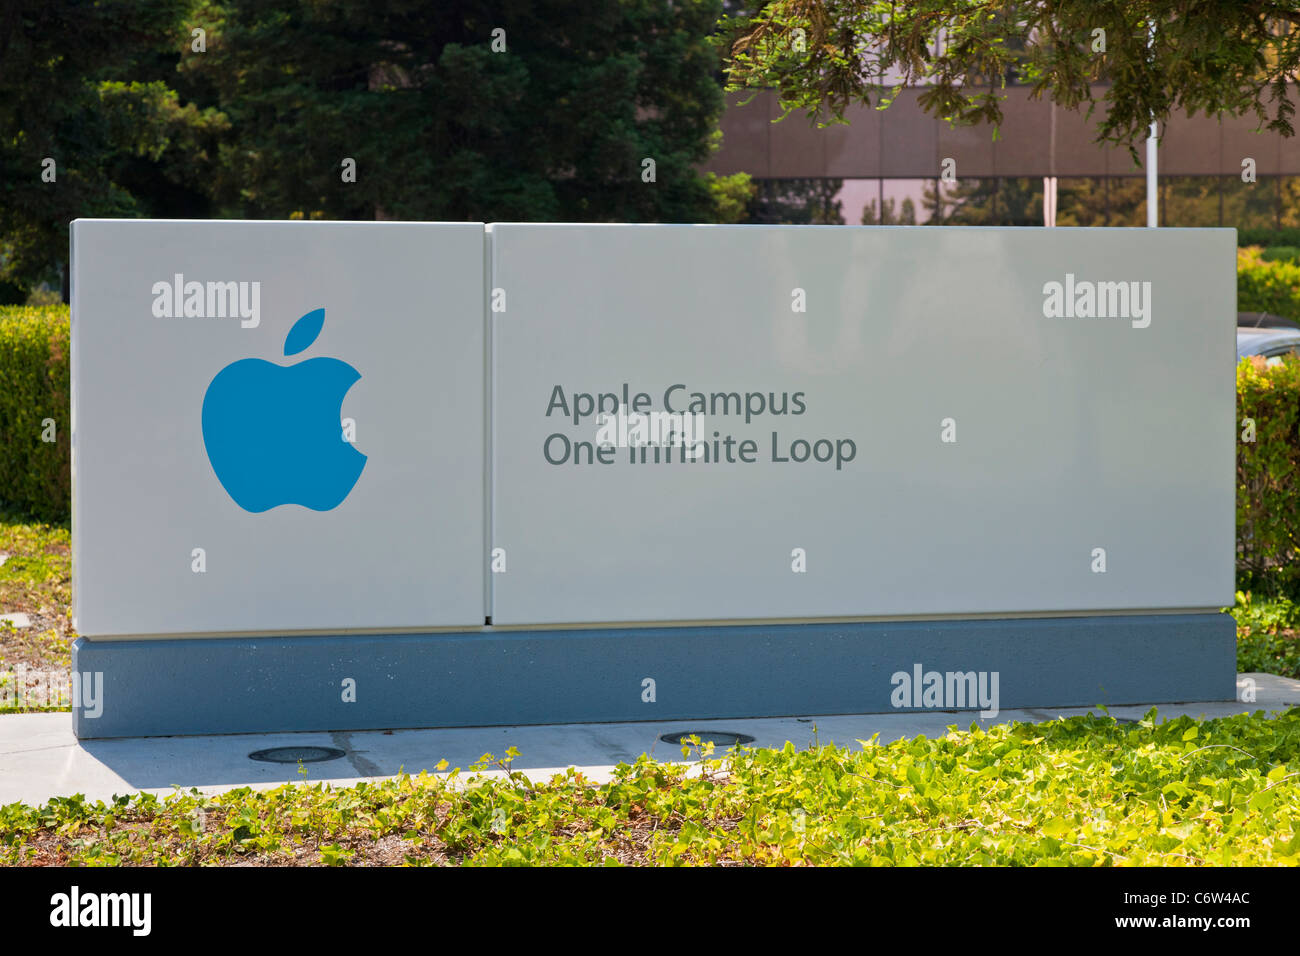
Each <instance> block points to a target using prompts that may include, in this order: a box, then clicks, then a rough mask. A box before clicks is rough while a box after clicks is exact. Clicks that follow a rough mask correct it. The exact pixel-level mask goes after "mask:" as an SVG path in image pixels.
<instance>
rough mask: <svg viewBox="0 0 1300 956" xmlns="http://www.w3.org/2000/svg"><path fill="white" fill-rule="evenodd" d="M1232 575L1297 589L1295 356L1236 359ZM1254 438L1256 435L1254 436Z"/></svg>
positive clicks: (1299, 482)
mask: <svg viewBox="0 0 1300 956" xmlns="http://www.w3.org/2000/svg"><path fill="white" fill-rule="evenodd" d="M1237 419H1238V427H1239V429H1240V433H1239V434H1238V436H1237V437H1238V441H1237V578H1238V581H1239V582H1240V584H1241V585H1242V586H1243V587H1245V588H1255V589H1256V590H1260V591H1262V592H1263V593H1266V594H1293V595H1294V594H1296V593H1297V592H1298V591H1300V567H1298V566H1297V561H1300V359H1298V358H1295V357H1288V358H1287V359H1286V360H1285V361H1283V362H1282V363H1281V364H1278V365H1273V366H1269V365H1267V364H1266V363H1265V360H1264V359H1263V358H1261V357H1259V356H1256V357H1254V358H1246V359H1242V361H1241V364H1240V365H1238V366H1237ZM1252 439H1253V440H1252Z"/></svg>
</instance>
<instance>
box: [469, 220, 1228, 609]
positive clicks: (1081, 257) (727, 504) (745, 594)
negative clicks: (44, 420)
mask: <svg viewBox="0 0 1300 956" xmlns="http://www.w3.org/2000/svg"><path fill="white" fill-rule="evenodd" d="M491 243H492V266H491V268H492V272H491V279H490V283H489V285H490V289H491V293H490V294H491V296H492V310H491V322H492V343H493V349H492V351H493V371H492V388H493V396H492V415H493V439H492V456H493V474H492V547H493V553H494V554H497V555H498V558H499V559H500V566H498V567H494V571H495V572H496V573H493V574H492V576H491V590H492V593H491V604H492V616H493V622H494V624H504V625H553V624H597V623H600V624H611V623H631V622H659V623H680V622H736V621H743V620H768V621H773V620H817V619H826V618H895V617H944V616H961V617H979V616H997V617H1006V616H1018V615H1044V614H1072V613H1091V612H1105V611H1154V610H1171V609H1207V608H1217V607H1220V606H1223V605H1226V604H1231V603H1232V592H1233V553H1234V548H1233V540H1234V539H1233V533H1234V504H1233V502H1234V487H1235V485H1234V453H1233V447H1234V444H1233V443H1234V440H1235V429H1234V423H1233V409H1234V390H1233V388H1234V386H1233V374H1234V364H1235V344H1234V341H1233V329H1234V321H1233V320H1234V312H1235V300H1234V290H1235V279H1234V274H1233V272H1232V269H1233V264H1234V255H1233V251H1234V236H1233V233H1232V231H1231V230H1196V229H1192V230H1164V229H1162V230H1127V229H1054V230H1031V229H986V228H973V227H971V228H960V229H936V228H925V227H921V228H901V229H900V228H892V229H891V228H886V229H881V228H844V227H780V226H771V227H768V226H735V227H728V226H670V225H650V226H646V225H556V224H532V225H526V224H504V225H501V224H496V225H493V226H492V227H491ZM684 435H685V436H687V440H682V439H683V436H684ZM647 440H648V441H650V442H651V444H645V443H644V442H646V441H647ZM654 442H658V444H655V443H654Z"/></svg>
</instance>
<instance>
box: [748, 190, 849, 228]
mask: <svg viewBox="0 0 1300 956" xmlns="http://www.w3.org/2000/svg"><path fill="white" fill-rule="evenodd" d="M756 186H757V191H756V192H755V194H754V198H753V200H752V201H751V203H750V207H749V216H748V218H749V221H750V222H756V223H769V224H776V225H795V226H807V225H821V226H827V225H830V226H842V225H844V204H843V203H842V202H840V200H839V199H837V198H836V197H837V196H838V195H839V193H840V190H841V189H843V188H844V180H842V179H763V180H759V181H758V183H756Z"/></svg>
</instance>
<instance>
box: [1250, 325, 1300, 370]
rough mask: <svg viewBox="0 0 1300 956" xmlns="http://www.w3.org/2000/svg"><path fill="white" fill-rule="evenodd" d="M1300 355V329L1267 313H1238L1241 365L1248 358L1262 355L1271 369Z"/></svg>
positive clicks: (1299, 326)
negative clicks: (1285, 360) (1293, 355)
mask: <svg viewBox="0 0 1300 956" xmlns="http://www.w3.org/2000/svg"><path fill="white" fill-rule="evenodd" d="M1291 353H1298V354H1300V325H1297V324H1296V323H1295V322H1292V321H1291V320H1290V319H1284V318H1281V317H1280V316H1276V315H1270V314H1269V313H1267V312H1238V313H1237V361H1238V362H1240V361H1241V360H1242V359H1243V358H1245V357H1246V356H1248V355H1262V356H1264V358H1265V359H1266V360H1267V362H1268V364H1269V365H1277V364H1279V363H1280V362H1281V361H1282V356H1284V355H1288V354H1291Z"/></svg>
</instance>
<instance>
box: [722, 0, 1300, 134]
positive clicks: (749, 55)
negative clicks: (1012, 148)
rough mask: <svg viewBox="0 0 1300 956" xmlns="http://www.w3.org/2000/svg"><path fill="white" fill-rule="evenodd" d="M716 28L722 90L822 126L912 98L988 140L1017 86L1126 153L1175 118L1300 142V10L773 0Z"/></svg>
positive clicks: (1220, 3)
mask: <svg viewBox="0 0 1300 956" xmlns="http://www.w3.org/2000/svg"><path fill="white" fill-rule="evenodd" d="M723 25H724V28H725V29H724V32H723V34H722V38H721V42H722V43H723V44H724V45H725V47H726V48H727V50H728V53H729V57H728V61H727V76H728V81H729V88H730V89H733V90H736V89H749V90H757V89H775V90H776V91H777V92H778V93H779V96H780V100H781V103H782V106H783V107H784V108H785V110H786V111H787V112H790V111H793V110H800V109H802V110H805V111H807V112H808V113H809V115H810V116H812V117H813V118H815V119H817V120H819V121H821V122H834V121H837V120H842V119H843V117H844V111H845V109H846V108H847V107H848V106H850V105H851V104H865V105H868V106H875V107H885V106H888V105H889V103H890V101H891V99H892V98H893V96H894V95H895V94H896V92H897V90H898V89H899V88H900V87H901V86H902V85H920V86H921V87H922V88H923V92H922V94H921V96H920V105H921V106H922V107H923V108H924V109H925V110H926V111H928V112H929V113H931V114H932V115H935V116H939V117H943V118H947V119H949V120H950V121H952V122H954V123H957V124H968V123H974V122H989V123H992V124H994V125H995V126H996V125H997V124H998V123H999V122H1000V121H1001V119H1002V111H1001V107H1000V102H1001V100H1002V99H1003V97H1004V95H1005V94H1004V93H1003V90H1004V88H1005V86H1006V83H1007V81H1008V79H1009V78H1016V79H1018V80H1019V81H1021V82H1025V83H1028V84H1030V85H1031V86H1032V90H1033V95H1034V96H1043V95H1046V96H1048V97H1050V98H1051V99H1052V100H1053V101H1054V102H1055V103H1057V104H1058V105H1061V106H1063V107H1067V108H1071V109H1074V108H1085V109H1087V110H1089V111H1092V110H1093V109H1094V108H1096V107H1100V113H1101V118H1100V122H1099V124H1098V127H1097V138H1098V140H1099V141H1104V142H1110V143H1114V144H1119V145H1127V146H1129V147H1130V149H1132V148H1133V145H1134V144H1135V143H1137V142H1138V141H1139V140H1142V139H1145V138H1146V136H1147V135H1148V130H1149V126H1150V123H1151V120H1152V119H1153V118H1154V119H1156V120H1158V121H1160V122H1161V123H1162V127H1163V121H1164V120H1166V119H1167V118H1168V117H1169V116H1170V114H1171V113H1173V112H1174V111H1175V110H1180V111H1185V112H1187V113H1189V114H1191V115H1195V114H1196V113H1198V112H1204V113H1206V114H1218V113H1220V112H1227V113H1230V114H1233V115H1243V114H1245V115H1253V116H1255V117H1257V118H1258V119H1259V122H1260V124H1261V126H1262V127H1264V128H1267V129H1269V130H1272V131H1276V132H1278V133H1281V134H1282V135H1285V136H1290V135H1292V134H1293V133H1294V128H1293V126H1292V118H1293V115H1294V112H1295V108H1294V105H1293V103H1292V100H1291V97H1292V91H1291V90H1290V89H1289V88H1288V84H1287V81H1288V80H1289V79H1290V77H1291V76H1292V74H1294V73H1295V72H1296V70H1297V68H1300V31H1297V29H1296V26H1297V25H1300V0H1200V2H1196V3H1189V2H1187V0H906V2H904V0H897V2H895V0H774V2H772V3H769V4H767V5H765V6H764V7H763V8H762V9H761V10H760V11H759V12H758V13H757V14H755V15H753V16H737V17H729V18H727V19H725V20H724V22H723ZM1152 25H1154V28H1155V30H1154V39H1151V34H1150V27H1151V26H1152Z"/></svg>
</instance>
